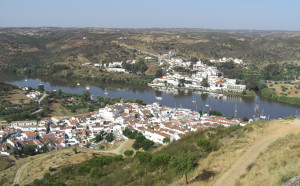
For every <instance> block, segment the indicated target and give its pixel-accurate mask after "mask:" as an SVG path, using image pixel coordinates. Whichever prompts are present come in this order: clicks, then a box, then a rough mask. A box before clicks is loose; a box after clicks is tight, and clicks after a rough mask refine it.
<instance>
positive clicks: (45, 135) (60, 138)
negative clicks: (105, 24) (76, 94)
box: [0, 102, 244, 155]
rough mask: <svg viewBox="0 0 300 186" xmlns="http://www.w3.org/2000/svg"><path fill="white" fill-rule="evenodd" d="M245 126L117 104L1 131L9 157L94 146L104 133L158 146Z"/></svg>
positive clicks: (21, 123)
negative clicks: (128, 133)
mask: <svg viewBox="0 0 300 186" xmlns="http://www.w3.org/2000/svg"><path fill="white" fill-rule="evenodd" d="M219 125H222V126H226V127H228V126H232V125H244V124H243V123H242V121H240V120H236V119H233V120H228V119H226V118H224V117H217V116H209V115H204V116H201V115H200V114H199V113H198V112H194V111H191V110H190V109H184V108H170V107H166V106H161V105H159V104H158V103H153V104H148V105H139V104H137V103H122V102H121V103H116V104H114V105H107V106H106V107H104V108H101V109H99V110H98V111H95V112H92V113H90V114H89V115H86V116H80V117H72V118H56V117H53V118H51V120H49V121H46V120H42V121H15V122H12V123H10V125H9V126H7V127H6V128H5V129H2V130H0V141H1V143H0V153H1V154H6V155H8V154H10V153H12V152H13V150H14V148H17V149H19V150H21V149H24V148H25V147H26V146H28V145H36V147H37V148H36V151H41V148H42V147H43V146H45V147H46V148H47V149H48V150H49V151H51V150H55V149H60V148H65V147H70V146H74V145H78V146H84V145H87V144H91V146H92V147H93V146H95V145H97V144H95V143H93V141H92V139H94V138H95V137H96V136H97V135H98V134H100V132H101V131H104V132H105V133H113V134H114V136H115V140H124V139H126V137H125V136H123V134H122V131H123V130H124V129H125V128H130V129H131V130H136V131H139V132H141V133H142V134H143V135H144V136H145V137H146V138H147V139H149V140H152V141H153V142H155V143H156V144H163V140H164V139H165V138H169V139H170V141H173V140H178V139H180V138H182V136H184V135H186V134H189V133H192V132H196V131H200V130H204V129H206V128H209V127H217V126H219Z"/></svg>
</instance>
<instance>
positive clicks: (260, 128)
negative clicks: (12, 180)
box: [2, 119, 300, 185]
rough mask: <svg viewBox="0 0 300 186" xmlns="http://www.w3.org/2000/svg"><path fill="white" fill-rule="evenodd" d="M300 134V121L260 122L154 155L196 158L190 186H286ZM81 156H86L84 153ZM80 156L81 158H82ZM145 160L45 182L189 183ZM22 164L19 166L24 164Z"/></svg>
mask: <svg viewBox="0 0 300 186" xmlns="http://www.w3.org/2000/svg"><path fill="white" fill-rule="evenodd" d="M299 133H300V120H299V119H293V120H290V119H285V120H274V121H270V122H258V123H254V124H251V125H247V126H245V127H229V128H224V127H218V128H215V129H209V130H205V131H201V132H197V133H194V134H190V135H187V136H185V137H183V138H182V139H180V140H178V141H175V142H172V143H170V144H169V145H167V146H164V147H159V148H158V149H155V150H153V151H151V154H152V156H153V159H155V157H156V156H158V155H161V154H163V153H165V154H167V155H169V156H171V160H170V164H171V161H173V160H172V158H173V157H175V156H177V152H179V151H182V152H186V153H187V156H191V157H194V158H196V159H197V164H198V166H197V167H196V169H195V170H194V171H191V172H190V173H188V174H187V178H188V179H187V180H188V182H189V184H190V185H261V184H263V185H280V184H282V183H284V182H286V181H287V180H289V179H290V178H291V177H293V176H295V175H297V174H299V173H300V169H299V167H300V161H299V152H300V151H299V150H300V149H299V140H300V136H299ZM203 137H206V138H208V139H209V140H210V144H209V146H207V148H204V147H200V146H198V145H197V144H198V142H197V143H196V141H198V139H199V138H203ZM79 151H81V152H84V153H86V152H85V151H86V150H83V149H81V150H79ZM107 152H110V151H107ZM121 152H124V150H123V151H121ZM55 153H56V152H55V151H53V152H51V154H55ZM57 153H60V151H58V152H57ZM118 153H120V152H117V154H118ZM80 154H81V153H79V155H78V156H82V154H81V155H80ZM138 154H140V153H138ZM142 154H143V153H142ZM42 156H47V154H44V155H42ZM72 157H73V155H72ZM74 157H75V156H74ZM88 157H91V156H88ZM110 157H111V156H110ZM62 158H63V157H62ZM139 159H140V155H137V156H135V157H124V159H122V158H120V157H118V156H115V157H111V158H109V157H108V156H99V155H96V156H94V158H92V159H90V160H89V161H87V162H86V163H84V164H79V165H78V164H76V163H72V166H71V167H66V168H61V166H59V167H58V169H57V170H55V171H54V172H49V173H50V175H49V174H48V175H47V177H46V180H44V181H43V182H44V183H54V182H59V181H60V183H61V182H64V183H65V184H67V185H76V184H79V183H80V184H91V185H97V184H100V183H101V185H184V184H185V177H184V176H182V174H178V175H177V176H176V174H175V172H173V170H172V169H171V167H170V165H169V166H166V167H164V166H163V167H161V168H160V169H158V168H157V167H155V166H154V165H155V164H152V163H151V164H141V162H140V161H139ZM86 160H87V159H86ZM86 160H85V161H86ZM50 161H52V160H50ZM50 161H49V162H50ZM57 161H58V160H57ZM59 161H61V160H59ZM81 161H83V162H84V160H81ZM16 164H17V165H18V162H16ZM37 164H40V165H37V166H36V169H38V168H39V166H41V167H45V164H43V163H42V164H41V162H40V163H39V162H37ZM63 165H64V166H66V165H67V164H65V163H64V164H63ZM47 166H48V165H47ZM14 167H15V166H13V167H11V168H9V169H8V171H7V172H11V171H12V170H16V169H15V168H14ZM145 168H146V169H145ZM161 170H163V171H161ZM27 171H30V169H27ZM99 171H100V172H99ZM43 172H47V169H43ZM30 174H32V175H35V174H37V173H35V172H31V173H30V172H27V175H30ZM2 176H3V175H2ZM40 176H41V174H37V176H31V179H35V178H39V177H40ZM49 176H50V177H49ZM254 178H255V179H254ZM27 181H29V180H28V179H27ZM32 181H33V180H32ZM36 182H38V181H36Z"/></svg>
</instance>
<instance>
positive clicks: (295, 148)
mask: <svg viewBox="0 0 300 186" xmlns="http://www.w3.org/2000/svg"><path fill="white" fill-rule="evenodd" d="M299 143H300V134H298V135H289V136H287V137H285V138H280V139H278V140H277V141H275V142H274V143H273V144H272V145H271V146H270V147H269V148H268V149H267V150H266V152H264V153H261V155H260V156H259V157H258V158H257V160H256V162H255V163H254V166H253V167H252V168H251V170H250V171H249V172H248V173H247V174H246V176H245V177H244V178H242V179H241V180H240V184H242V185H246V184H247V183H251V184H252V185H281V184H283V183H284V182H286V181H287V180H289V179H290V178H291V177H293V176H295V175H297V174H299V173H300V145H299Z"/></svg>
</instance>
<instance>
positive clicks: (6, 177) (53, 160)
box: [0, 148, 110, 185]
mask: <svg viewBox="0 0 300 186" xmlns="http://www.w3.org/2000/svg"><path fill="white" fill-rule="evenodd" d="M78 152H79V153H78V154H74V152H73V150H72V148H67V149H62V150H56V151H52V152H49V153H45V154H39V155H35V156H30V157H27V158H23V159H19V160H16V164H15V166H12V167H11V168H9V169H7V170H5V171H1V172H0V185H11V184H12V183H13V180H14V177H15V174H16V172H17V170H18V169H19V168H20V167H21V166H22V165H24V164H26V163H28V162H31V163H30V164H29V165H28V166H27V167H26V168H25V169H24V170H23V172H22V173H23V174H22V175H21V177H20V185H25V184H27V183H30V182H31V181H33V180H34V179H37V178H41V177H43V175H44V174H45V173H47V172H49V167H50V166H51V167H52V168H54V169H56V170H55V171H59V170H60V169H59V168H60V167H62V166H69V165H76V164H79V163H83V162H86V161H87V160H89V159H91V158H93V157H98V156H100V155H101V154H103V155H110V154H109V153H103V152H102V153H99V152H95V151H92V150H90V149H81V148H78ZM43 157H44V158H43ZM55 171H54V172H55ZM54 172H53V173H54Z"/></svg>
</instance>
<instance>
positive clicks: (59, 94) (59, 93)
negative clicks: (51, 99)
mask: <svg viewBox="0 0 300 186" xmlns="http://www.w3.org/2000/svg"><path fill="white" fill-rule="evenodd" d="M57 93H58V96H59V97H60V96H61V95H62V91H61V90H60V89H59V90H58V92H57Z"/></svg>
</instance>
